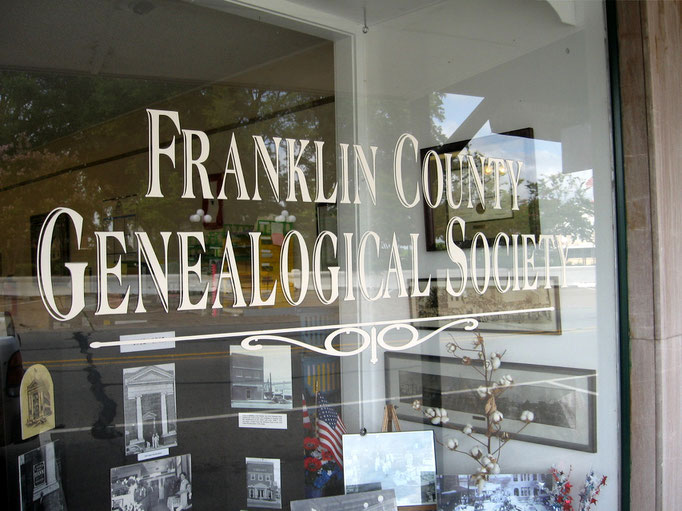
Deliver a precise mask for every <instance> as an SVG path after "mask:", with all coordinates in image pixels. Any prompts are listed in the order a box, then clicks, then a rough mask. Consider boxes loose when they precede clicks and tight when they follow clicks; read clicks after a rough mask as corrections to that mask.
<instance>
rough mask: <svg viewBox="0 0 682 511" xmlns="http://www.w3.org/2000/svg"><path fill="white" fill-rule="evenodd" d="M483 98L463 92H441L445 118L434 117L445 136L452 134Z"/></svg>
mask: <svg viewBox="0 0 682 511" xmlns="http://www.w3.org/2000/svg"><path fill="white" fill-rule="evenodd" d="M483 99H484V98H481V97H477V96H467V95H465V94H450V93H446V94H443V112H444V113H445V119H444V120H443V121H440V120H438V119H434V122H435V124H437V125H438V126H440V128H441V131H442V132H443V134H444V135H445V136H446V137H450V136H452V134H453V133H454V132H455V131H457V128H459V127H460V126H461V125H462V123H463V122H464V121H465V120H466V119H467V117H469V116H470V115H471V112H473V111H474V110H475V109H476V107H477V106H478V105H480V104H481V101H483Z"/></svg>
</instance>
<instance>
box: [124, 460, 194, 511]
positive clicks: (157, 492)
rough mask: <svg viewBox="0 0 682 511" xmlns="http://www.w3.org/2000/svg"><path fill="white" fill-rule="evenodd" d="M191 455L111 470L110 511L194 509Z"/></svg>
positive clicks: (182, 510)
mask: <svg viewBox="0 0 682 511" xmlns="http://www.w3.org/2000/svg"><path fill="white" fill-rule="evenodd" d="M191 460H192V458H191V455H189V454H184V455H182V456H171V457H170V458H158V459H155V460H150V461H145V462H144V463H136V464H135V465H126V466H123V467H116V468H112V469H111V511H184V510H186V509H192V461H191Z"/></svg>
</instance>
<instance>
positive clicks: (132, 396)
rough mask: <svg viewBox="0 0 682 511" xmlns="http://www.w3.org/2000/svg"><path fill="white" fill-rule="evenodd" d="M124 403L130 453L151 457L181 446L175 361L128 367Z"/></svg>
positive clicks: (128, 453) (126, 435)
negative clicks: (179, 442) (155, 453)
mask: <svg viewBox="0 0 682 511" xmlns="http://www.w3.org/2000/svg"><path fill="white" fill-rule="evenodd" d="M123 407H124V417H125V446H126V447H125V449H126V455H134V454H137V455H138V456H140V455H145V457H147V458H148V457H150V456H153V453H154V452H156V451H158V452H159V453H160V455H164V454H167V449H168V448H169V447H175V446H177V445H178V433H177V409H176V401H175V364H161V365H153V366H144V367H132V368H127V369H124V370H123ZM161 453H163V454H161Z"/></svg>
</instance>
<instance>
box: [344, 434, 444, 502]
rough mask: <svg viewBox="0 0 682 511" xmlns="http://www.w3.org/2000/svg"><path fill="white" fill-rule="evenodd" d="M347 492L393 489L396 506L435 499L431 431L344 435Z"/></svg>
mask: <svg viewBox="0 0 682 511" xmlns="http://www.w3.org/2000/svg"><path fill="white" fill-rule="evenodd" d="M343 463H344V467H343V468H344V470H343V476H344V486H345V489H346V494H350V493H361V492H366V491H373V490H388V489H393V490H394V491H395V497H396V503H397V505H398V506H420V505H426V504H435V502H436V454H435V450H434V440H433V431H403V432H396V433H368V434H366V435H343Z"/></svg>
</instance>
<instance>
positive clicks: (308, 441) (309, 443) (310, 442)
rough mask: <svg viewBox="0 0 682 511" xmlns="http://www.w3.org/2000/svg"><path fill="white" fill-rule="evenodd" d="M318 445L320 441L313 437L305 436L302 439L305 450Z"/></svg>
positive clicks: (310, 449)
mask: <svg viewBox="0 0 682 511" xmlns="http://www.w3.org/2000/svg"><path fill="white" fill-rule="evenodd" d="M319 446H320V441H319V440H318V439H317V438H315V437H311V436H307V437H305V438H304V439H303V448H304V449H305V450H306V451H314V450H315V449H317V448H318V447H319Z"/></svg>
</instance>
